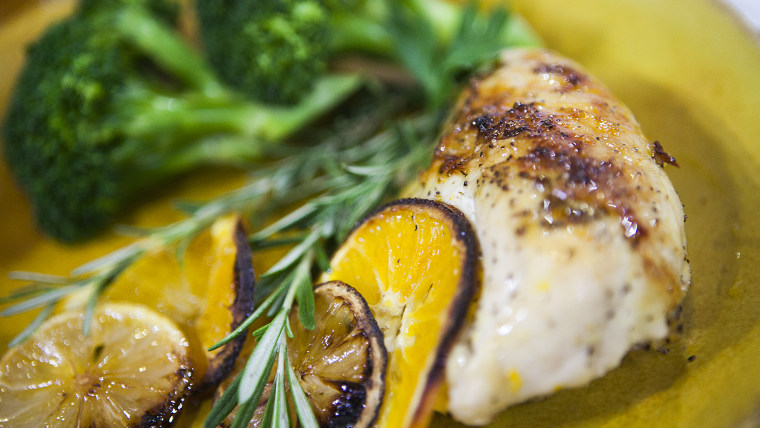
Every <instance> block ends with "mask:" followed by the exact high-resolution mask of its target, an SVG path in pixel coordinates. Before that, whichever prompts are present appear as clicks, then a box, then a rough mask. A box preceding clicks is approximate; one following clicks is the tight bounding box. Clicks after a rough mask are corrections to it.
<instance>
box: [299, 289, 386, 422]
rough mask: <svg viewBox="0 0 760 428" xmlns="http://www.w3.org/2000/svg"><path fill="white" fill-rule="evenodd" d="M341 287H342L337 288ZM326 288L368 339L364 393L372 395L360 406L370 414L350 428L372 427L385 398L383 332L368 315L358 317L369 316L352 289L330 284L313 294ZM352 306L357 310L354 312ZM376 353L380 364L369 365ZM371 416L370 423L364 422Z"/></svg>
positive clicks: (358, 296)
mask: <svg viewBox="0 0 760 428" xmlns="http://www.w3.org/2000/svg"><path fill="white" fill-rule="evenodd" d="M339 285H343V286H344V287H340V286H339ZM323 287H324V288H329V289H330V291H331V294H332V295H333V296H335V297H340V298H342V299H343V301H345V302H346V303H348V305H349V306H350V307H351V312H352V313H353V314H354V315H356V317H355V318H356V323H357V324H358V325H359V327H360V329H361V330H362V331H363V332H365V336H367V338H368V339H369V345H370V348H371V349H370V352H368V353H367V367H368V368H369V372H370V378H369V379H368V385H367V387H368V391H369V392H372V395H371V396H370V394H367V398H366V400H365V402H364V408H365V410H366V409H369V408H372V409H373V410H372V412H371V413H365V412H362V413H361V415H362V417H360V418H359V420H357V421H356V424H355V425H354V426H356V427H369V426H372V425H373V424H374V423H375V421H376V420H377V415H378V413H379V410H380V406H381V405H382V402H383V396H384V395H385V372H386V371H387V369H388V350H387V349H385V342H384V341H383V340H382V338H383V332H382V330H380V326H379V325H377V321H376V320H375V318H374V317H372V316H371V315H370V316H369V317H365V316H361V315H362V314H372V311H371V310H370V308H369V305H368V304H367V301H366V300H365V299H364V296H362V295H361V294H360V293H359V292H358V291H357V290H356V289H355V288H354V287H352V286H351V285H349V284H346V283H345V282H342V281H338V280H333V281H328V282H324V283H322V284H319V285H317V286H315V287H314V292H315V293H316V292H317V291H318V290H319V289H320V288H323ZM347 294H352V295H353V297H354V298H355V299H346V298H345V297H344V296H346V295H347ZM355 306H359V308H356V307H355ZM376 351H379V355H380V361H373V360H372V356H373V355H375V353H376ZM376 365H377V366H379V370H375V368H376ZM370 406H372V407H370ZM367 415H371V419H366V418H367V417H368V416H367Z"/></svg>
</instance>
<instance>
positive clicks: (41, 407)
mask: <svg viewBox="0 0 760 428" xmlns="http://www.w3.org/2000/svg"><path fill="white" fill-rule="evenodd" d="M83 320H84V314H83V313H82V312H73V311H72V312H65V313H62V314H59V315H57V316H54V317H53V318H51V319H49V320H48V321H46V322H45V323H43V325H42V326H40V328H39V329H38V331H37V332H36V333H35V334H34V335H33V336H32V337H31V338H29V339H28V340H27V341H25V342H24V343H22V344H20V345H18V346H16V347H14V348H12V349H10V350H9V351H8V352H7V353H6V354H5V355H4V356H3V358H2V360H0V426H6V424H7V426H13V427H40V426H87V427H89V426H99V427H110V426H136V425H150V426H161V425H165V424H168V423H171V421H172V420H173V419H174V418H175V415H176V413H177V412H178V411H179V409H180V408H181V406H182V401H183V399H184V395H185V393H186V392H187V390H188V388H189V385H190V378H191V372H192V370H191V366H190V362H189V358H188V342H187V340H186V338H185V336H184V334H183V333H182V331H180V330H179V328H178V327H177V326H176V325H175V324H174V323H173V322H172V321H171V320H170V319H168V318H166V317H164V316H162V315H160V314H158V313H155V312H153V311H151V310H149V309H147V308H145V307H143V306H139V305H133V304H111V305H103V306H101V307H100V308H98V309H97V310H96V311H95V314H94V316H93V320H92V324H91V330H90V333H89V335H87V336H85V335H84V334H83V331H82V324H83Z"/></svg>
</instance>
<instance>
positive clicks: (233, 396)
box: [203, 373, 243, 428]
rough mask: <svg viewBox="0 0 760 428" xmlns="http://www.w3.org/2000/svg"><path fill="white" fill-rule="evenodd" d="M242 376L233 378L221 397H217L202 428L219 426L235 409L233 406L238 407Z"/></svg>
mask: <svg viewBox="0 0 760 428" xmlns="http://www.w3.org/2000/svg"><path fill="white" fill-rule="evenodd" d="M242 375H243V374H242V373H240V374H239V375H237V376H235V379H234V380H233V381H232V383H230V386H229V387H227V389H225V390H224V393H223V394H222V396H221V397H219V399H218V400H217V401H216V403H214V406H213V407H212V408H211V411H210V412H209V414H208V416H206V420H205V421H204V422H203V428H216V427H218V426H219V424H221V423H222V421H223V420H225V419H226V418H227V416H228V415H229V414H230V413H232V411H233V410H234V409H235V406H237V405H238V401H237V397H238V387H239V386H240V379H241V378H242Z"/></svg>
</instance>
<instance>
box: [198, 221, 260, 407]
mask: <svg viewBox="0 0 760 428" xmlns="http://www.w3.org/2000/svg"><path fill="white" fill-rule="evenodd" d="M234 241H235V247H236V248H237V251H236V254H235V268H234V276H233V281H234V283H235V285H236V288H237V292H236V293H235V301H234V302H232V305H230V311H231V312H232V315H233V319H232V323H231V324H230V331H233V330H234V329H236V328H237V327H238V326H239V325H240V324H241V323H242V322H243V321H245V319H246V318H248V316H250V315H251V314H252V313H253V309H254V302H253V289H254V284H255V277H254V272H253V264H252V261H251V260H252V259H251V247H250V246H249V245H248V235H247V234H246V231H245V228H244V227H243V224H242V221H241V220H240V219H238V220H237V224H236V226H235V236H234ZM246 337H247V335H246V332H242V333H241V334H239V335H238V336H237V337H236V338H234V339H233V340H231V341H230V342H229V343H227V344H226V345H225V346H224V348H223V350H222V351H221V352H219V353H218V354H217V355H216V356H215V358H214V359H213V360H212V361H209V367H208V368H207V370H206V373H205V374H204V375H203V379H201V380H200V382H199V383H198V386H197V387H196V391H195V393H197V394H203V393H206V392H208V391H210V390H211V389H213V388H215V387H216V386H217V385H218V384H219V383H220V382H221V381H222V379H224V378H225V377H226V376H227V375H228V374H229V373H230V371H232V368H233V367H234V365H235V360H236V359H237V357H238V355H239V354H240V351H241V350H242V349H243V343H244V342H245V339H246Z"/></svg>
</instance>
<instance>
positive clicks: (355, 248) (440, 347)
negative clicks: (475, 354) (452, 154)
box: [324, 199, 478, 428]
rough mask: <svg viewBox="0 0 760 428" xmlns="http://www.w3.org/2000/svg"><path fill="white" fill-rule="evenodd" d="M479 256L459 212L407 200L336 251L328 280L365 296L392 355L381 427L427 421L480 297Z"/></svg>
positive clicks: (386, 209)
mask: <svg viewBox="0 0 760 428" xmlns="http://www.w3.org/2000/svg"><path fill="white" fill-rule="evenodd" d="M477 251H478V247H477V244H476V241H475V234H474V232H473V231H472V228H471V226H470V224H469V222H468V221H467V220H466V219H465V218H464V216H463V215H462V214H461V213H460V212H459V211H456V210H455V209H453V208H450V207H448V206H446V205H443V204H440V203H437V202H433V201H427V200H421V199H405V200H399V201H396V202H393V203H391V204H389V205H386V206H385V207H383V208H381V209H380V210H378V211H377V212H375V214H373V215H371V216H369V217H368V218H366V219H365V220H364V221H363V222H362V223H361V224H360V225H359V226H357V227H356V229H354V231H353V232H352V233H351V234H350V235H349V236H348V238H347V239H346V241H345V242H344V243H343V245H342V246H341V247H340V248H339V249H338V251H337V252H336V253H335V255H334V257H333V259H332V261H331V263H330V265H331V269H330V271H328V272H327V273H326V274H325V276H324V278H325V279H326V280H341V281H345V282H347V283H349V284H351V285H352V286H353V287H354V288H356V290H357V291H359V293H361V295H362V296H363V297H364V298H365V299H366V301H367V303H368V304H369V307H370V309H371V310H372V313H373V314H374V317H375V319H376V320H377V323H378V325H379V326H380V329H381V330H382V331H383V335H384V340H385V347H386V348H387V350H388V355H389V360H388V372H387V374H386V388H385V397H384V400H383V404H382V407H381V409H380V414H379V417H378V421H377V424H378V426H380V427H388V428H402V427H410V426H425V425H427V424H428V423H429V421H430V417H431V415H432V411H433V404H434V402H435V399H436V396H437V393H438V390H439V388H440V386H441V383H442V380H443V376H444V373H443V367H444V364H443V362H444V360H445V358H446V356H447V354H448V352H449V350H450V349H451V346H452V345H453V341H454V339H455V336H456V334H457V332H458V331H459V330H460V328H461V326H462V324H463V322H464V321H465V317H466V315H467V311H468V307H469V304H470V302H471V301H472V299H473V297H474V294H475V290H476V284H477V283H478V281H477V278H476V276H477V275H478V268H477V266H478V261H477V260H478V253H477Z"/></svg>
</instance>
